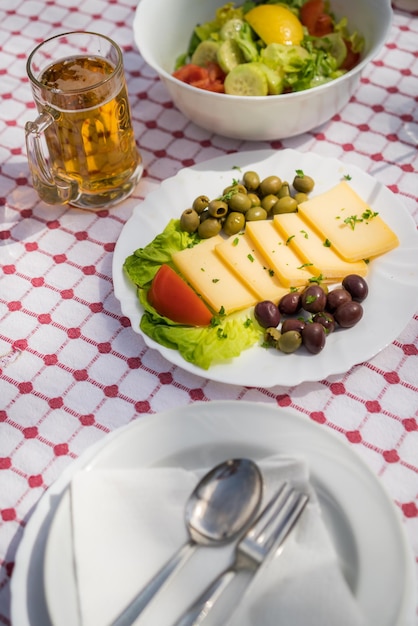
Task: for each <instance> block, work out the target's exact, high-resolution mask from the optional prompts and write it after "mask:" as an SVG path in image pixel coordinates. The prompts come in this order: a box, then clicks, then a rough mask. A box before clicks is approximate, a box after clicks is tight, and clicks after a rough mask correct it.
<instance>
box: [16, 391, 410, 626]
mask: <svg viewBox="0 0 418 626" xmlns="http://www.w3.org/2000/svg"><path fill="white" fill-rule="evenodd" d="M277 453H283V454H285V455H287V456H292V455H296V456H298V457H300V456H302V457H304V458H305V459H306V462H307V464H308V467H309V471H310V475H311V482H312V484H313V486H314V488H315V489H316V491H317V493H318V497H319V500H320V504H321V508H322V510H323V514H324V520H325V523H326V525H327V527H328V530H329V532H330V534H331V537H332V539H333V542H334V545H335V548H336V550H337V553H338V555H339V557H340V560H341V563H343V564H344V572H345V575H346V578H347V581H348V583H349V585H350V587H351V589H352V591H353V593H354V595H355V597H356V598H357V601H358V603H359V605H360V607H361V608H362V610H363V612H364V614H365V615H366V617H367V618H368V619H367V623H369V624H379V626H407V625H409V624H411V625H412V623H413V622H412V621H409V620H411V619H412V618H411V616H412V614H413V609H414V607H415V580H414V566H413V559H412V554H411V553H410V548H409V547H408V544H407V542H406V539H405V535H404V531H403V528H402V525H401V522H400V517H399V514H398V511H397V510H396V509H395V507H394V505H393V503H392V501H391V500H390V498H389V497H388V495H387V494H386V492H385V490H384V489H383V487H382V485H381V483H380V482H379V480H378V479H377V478H376V477H375V475H374V474H373V473H372V472H371V471H370V469H369V468H368V467H367V466H366V465H365V463H363V462H362V460H361V459H360V458H359V457H358V456H357V454H356V453H354V452H353V451H352V450H351V449H350V448H349V446H348V445H347V444H346V443H345V442H343V441H342V440H341V439H339V438H338V437H337V436H336V435H334V433H332V432H331V431H329V430H327V429H326V428H322V427H319V426H318V425H317V424H315V423H313V422H312V421H310V420H309V419H308V418H306V417H305V416H304V415H302V414H299V413H296V412H295V411H292V410H289V409H280V408H277V407H275V406H269V405H266V404H258V403H251V402H233V401H222V402H211V403H195V404H192V405H189V406H187V407H181V408H177V409H173V410H171V411H167V412H165V413H161V414H158V415H154V416H146V417H143V418H140V419H138V420H137V421H135V422H133V423H132V424H130V425H128V426H127V427H124V428H122V429H121V430H120V432H119V434H118V436H117V437H113V438H111V439H109V442H108V444H107V445H105V446H104V447H102V449H101V450H100V451H99V452H98V453H97V454H96V455H95V456H94V457H93V458H89V459H88V461H87V463H86V465H88V466H89V467H95V468H138V467H151V466H164V465H168V466H179V467H184V468H186V469H197V468H200V467H210V466H212V465H214V464H215V463H218V462H220V461H222V460H224V459H225V458H229V457H243V456H245V457H250V458H253V459H254V460H256V461H257V460H261V459H263V458H264V457H266V456H268V455H270V454H277ZM61 495H62V496H63V497H62V500H61V503H60V505H59V508H58V510H57V513H56V515H55V517H54V521H53V523H52V526H51V530H50V533H49V538H48V541H47V549H46V559H45V564H44V576H45V579H44V580H45V591H46V597H47V599H48V606H49V610H50V614H51V616H52V622H53V624H54V625H55V626H76V625H77V624H78V616H77V606H76V601H75V598H76V590H75V581H74V575H73V569H72V558H71V554H72V552H71V549H72V548H71V522H70V508H69V497H68V491H66V485H64V486H62V489H61ZM377 554H378V555H379V557H378V558H377V557H376V555H377ZM32 575H33V576H35V575H36V572H35V571H33V572H32ZM388 589H389V590H390V593H388ZM18 592H19V589H15V593H18ZM14 605H15V607H16V606H17V602H16V601H15V602H14ZM14 623H16V624H19V626H20V625H21V624H25V622H24V621H17V620H16V621H15V622H14ZM30 623H31V624H32V625H33V626H38V623H35V622H34V621H33V622H30ZM42 626H45V625H42Z"/></svg>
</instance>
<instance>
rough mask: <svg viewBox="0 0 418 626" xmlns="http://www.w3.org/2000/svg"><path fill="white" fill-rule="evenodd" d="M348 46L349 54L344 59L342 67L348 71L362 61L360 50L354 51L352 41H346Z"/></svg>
mask: <svg viewBox="0 0 418 626" xmlns="http://www.w3.org/2000/svg"><path fill="white" fill-rule="evenodd" d="M344 43H345V45H346V48H347V56H346V57H345V59H344V62H343V64H342V65H341V69H343V70H347V72H348V71H349V70H351V69H353V67H355V66H356V65H357V63H358V62H359V61H360V52H354V51H353V47H352V45H351V42H350V41H344Z"/></svg>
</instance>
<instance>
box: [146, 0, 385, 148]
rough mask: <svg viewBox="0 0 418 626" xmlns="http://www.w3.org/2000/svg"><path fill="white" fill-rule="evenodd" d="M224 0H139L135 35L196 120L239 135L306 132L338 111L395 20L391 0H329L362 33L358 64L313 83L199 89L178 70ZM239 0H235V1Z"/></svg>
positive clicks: (247, 137) (252, 137)
mask: <svg viewBox="0 0 418 626" xmlns="http://www.w3.org/2000/svg"><path fill="white" fill-rule="evenodd" d="M224 4H225V2H224V0H175V1H173V2H166V1H165V0H141V1H140V3H139V5H138V8H137V11H136V15H135V19H134V36H135V41H136V44H137V46H138V49H139V51H140V53H141V55H142V57H143V59H144V60H145V61H146V62H147V63H148V65H149V66H150V67H151V68H152V69H153V70H154V71H155V72H156V73H157V74H158V76H159V77H160V79H161V81H162V82H163V84H164V85H165V87H166V89H167V91H168V93H169V95H170V97H171V98H172V100H173V102H174V104H175V106H176V107H177V108H178V109H179V110H180V111H181V112H182V113H183V114H184V115H185V116H186V117H187V118H188V119H190V120H191V121H192V122H194V123H195V124H197V125H198V126H200V127H202V128H204V129H206V130H208V131H211V132H213V133H216V134H220V135H223V136H226V137H231V138H235V139H240V140H249V141H271V140H275V139H283V138H286V137H292V136H295V135H299V134H301V133H304V132H308V131H309V130H312V129H314V128H316V127H318V126H320V125H321V124H323V123H325V122H326V121H328V120H330V119H331V118H332V117H333V116H334V115H335V114H337V113H338V112H339V111H340V110H341V109H342V108H343V107H344V106H345V105H346V104H347V103H348V101H349V99H350V97H351V96H352V95H353V93H354V91H355V89H356V87H357V85H358V83H359V80H360V77H361V74H362V72H363V71H364V70H365V68H366V67H367V65H368V64H369V63H370V62H371V60H372V59H373V58H374V57H375V56H376V55H377V54H378V53H379V51H380V50H381V48H382V46H383V45H384V43H385V41H386V39H387V36H388V32H389V28H390V25H391V16H392V9H391V2H390V0H351V1H350V2H345V0H331V3H330V6H331V10H332V12H333V13H334V15H335V16H336V19H337V20H341V19H343V18H346V19H347V24H348V28H349V31H350V32H351V33H352V32H358V33H359V34H360V35H361V36H362V37H363V38H364V47H363V50H362V54H361V58H360V61H359V62H358V64H357V65H356V66H355V67H354V68H353V69H351V70H349V71H347V72H346V73H345V74H343V75H342V76H339V77H338V78H335V79H334V80H331V81H329V82H326V83H322V84H320V85H318V86H315V87H313V88H310V89H305V90H302V91H294V92H292V93H282V94H280V95H267V96H241V95H229V94H225V93H215V92H212V91H208V90H206V89H199V88H197V87H194V86H191V85H190V84H187V83H185V82H182V81H180V80H178V79H177V78H174V77H173V75H172V73H173V71H174V69H175V63H176V59H177V58H178V57H179V56H180V55H181V54H183V53H184V52H185V50H186V49H187V47H188V45H189V41H190V38H191V34H192V32H193V29H194V28H195V26H196V25H197V24H203V23H205V22H207V21H210V20H213V19H214V17H215V14H216V10H217V9H218V8H220V7H222V6H224ZM240 4H241V3H240V2H236V3H235V6H239V5H240Z"/></svg>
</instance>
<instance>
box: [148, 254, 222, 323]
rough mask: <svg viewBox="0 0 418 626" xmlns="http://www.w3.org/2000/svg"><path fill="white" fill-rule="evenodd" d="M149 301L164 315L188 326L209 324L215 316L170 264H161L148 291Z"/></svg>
mask: <svg viewBox="0 0 418 626" xmlns="http://www.w3.org/2000/svg"><path fill="white" fill-rule="evenodd" d="M148 302H149V303H150V304H151V305H152V306H153V307H154V309H155V310H156V311H157V312H158V313H159V314H160V315H163V316H164V317H168V319H170V320H172V321H173V322H177V323H179V324H187V325H188V326H207V325H208V324H210V321H211V319H212V317H213V314H212V313H211V311H210V310H209V309H208V307H207V306H206V304H205V303H204V302H203V300H201V298H199V296H198V295H197V293H196V292H195V291H194V290H193V289H192V288H191V287H190V286H189V285H188V284H187V283H186V282H185V281H184V280H183V279H182V278H181V276H179V275H178V274H177V272H175V271H174V270H173V269H172V268H171V267H170V266H169V265H165V264H164V265H161V267H160V268H159V270H158V271H157V273H156V274H155V276H154V279H153V281H152V283H151V287H150V290H149V291H148Z"/></svg>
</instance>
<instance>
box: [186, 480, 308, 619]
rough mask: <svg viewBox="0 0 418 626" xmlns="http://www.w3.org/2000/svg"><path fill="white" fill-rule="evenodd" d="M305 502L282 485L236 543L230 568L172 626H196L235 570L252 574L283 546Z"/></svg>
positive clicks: (302, 496)
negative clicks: (248, 571) (247, 571)
mask: <svg viewBox="0 0 418 626" xmlns="http://www.w3.org/2000/svg"><path fill="white" fill-rule="evenodd" d="M308 500H309V496H307V495H306V494H304V493H301V492H298V491H296V490H295V489H294V488H292V487H290V486H289V484H288V483H284V484H283V485H282V487H281V488H280V489H279V491H278V492H276V493H275V495H274V496H273V497H272V498H271V500H270V501H269V502H268V504H267V505H266V507H265V508H264V510H263V511H262V513H261V514H260V515H259V517H258V518H257V520H256V521H255V523H254V524H253V526H252V527H251V528H250V530H249V531H248V532H247V534H246V535H244V537H243V538H242V539H241V540H240V541H239V543H238V544H237V546H236V549H235V559H234V562H233V563H232V565H230V566H229V567H228V568H227V569H226V570H224V571H223V572H222V573H221V574H220V575H219V576H218V577H217V578H216V580H215V581H214V582H213V583H212V584H211V585H210V586H209V587H207V588H206V589H205V590H204V591H203V592H202V594H201V595H200V596H199V598H198V599H197V600H196V601H195V602H194V603H193V604H192V605H191V606H190V607H189V608H188V609H187V610H186V612H185V613H184V615H183V616H182V617H181V618H180V619H179V620H178V621H177V622H176V623H175V625H174V626H199V624H201V623H202V622H203V620H204V619H205V618H206V617H207V615H208V613H209V611H210V610H211V608H212V607H213V605H214V604H215V602H216V601H217V600H218V599H219V597H220V596H221V595H222V593H223V592H224V590H225V589H226V587H227V586H228V585H229V583H230V582H231V580H232V579H233V578H234V576H235V574H236V573H237V572H238V571H240V570H250V571H252V572H255V571H256V570H257V569H258V568H259V567H260V565H261V564H262V563H265V562H266V561H267V560H268V559H269V558H272V557H273V556H274V555H275V554H276V553H277V551H278V550H279V548H281V546H283V543H284V541H285V539H286V537H287V536H288V535H289V533H290V531H291V530H292V529H293V527H294V526H295V525H296V522H297V520H298V519H299V517H300V515H301V514H302V512H303V510H304V508H305V506H306V504H307V502H308Z"/></svg>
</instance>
